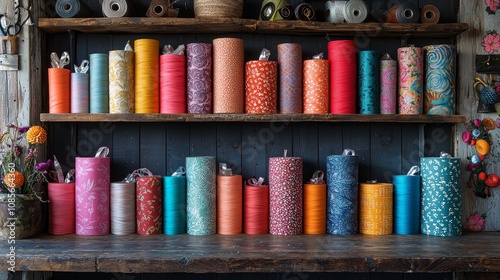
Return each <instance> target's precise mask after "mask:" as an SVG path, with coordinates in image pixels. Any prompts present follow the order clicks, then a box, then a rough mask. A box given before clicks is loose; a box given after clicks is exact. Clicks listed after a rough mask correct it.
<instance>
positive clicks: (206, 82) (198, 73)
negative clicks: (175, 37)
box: [186, 43, 212, 114]
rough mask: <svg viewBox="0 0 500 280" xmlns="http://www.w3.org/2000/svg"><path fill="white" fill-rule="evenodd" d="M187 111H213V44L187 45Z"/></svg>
mask: <svg viewBox="0 0 500 280" xmlns="http://www.w3.org/2000/svg"><path fill="white" fill-rule="evenodd" d="M186 58H187V111H188V113H190V114H210V113H212V44H205V43H191V44H188V45H187V47H186Z"/></svg>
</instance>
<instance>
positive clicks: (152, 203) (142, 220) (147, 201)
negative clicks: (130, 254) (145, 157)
mask: <svg viewBox="0 0 500 280" xmlns="http://www.w3.org/2000/svg"><path fill="white" fill-rule="evenodd" d="M162 188H163V185H162V178H161V177H159V176H145V177H138V178H137V180H136V196H137V198H136V207H137V210H136V217H137V233H138V234H145V235H150V234H158V233H161V232H162V220H163V208H162V207H163V206H162V203H163V201H162V198H163V194H162Z"/></svg>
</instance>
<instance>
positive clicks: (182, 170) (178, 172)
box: [172, 166, 186, 177]
mask: <svg viewBox="0 0 500 280" xmlns="http://www.w3.org/2000/svg"><path fill="white" fill-rule="evenodd" d="M184 174H186V169H185V168H184V166H181V167H179V168H177V170H175V172H174V173H173V174H172V177H181V176H184Z"/></svg>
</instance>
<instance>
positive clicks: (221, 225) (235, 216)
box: [217, 175, 243, 235]
mask: <svg viewBox="0 0 500 280" xmlns="http://www.w3.org/2000/svg"><path fill="white" fill-rule="evenodd" d="M242 209H243V182H242V179H241V175H232V176H221V175H218V176H217V233H218V234H226V235H230V234H240V233H241V232H242V229H243V210H242Z"/></svg>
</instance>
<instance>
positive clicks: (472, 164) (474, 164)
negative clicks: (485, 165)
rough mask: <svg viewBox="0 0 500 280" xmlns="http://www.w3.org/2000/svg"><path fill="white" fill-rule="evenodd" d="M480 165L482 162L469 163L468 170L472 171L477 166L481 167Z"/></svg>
mask: <svg viewBox="0 0 500 280" xmlns="http://www.w3.org/2000/svg"><path fill="white" fill-rule="evenodd" d="M479 166H481V164H480V163H469V164H468V165H467V168H466V170H467V171H472V170H474V169H476V167H479Z"/></svg>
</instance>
